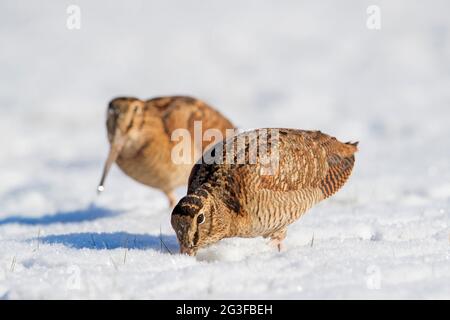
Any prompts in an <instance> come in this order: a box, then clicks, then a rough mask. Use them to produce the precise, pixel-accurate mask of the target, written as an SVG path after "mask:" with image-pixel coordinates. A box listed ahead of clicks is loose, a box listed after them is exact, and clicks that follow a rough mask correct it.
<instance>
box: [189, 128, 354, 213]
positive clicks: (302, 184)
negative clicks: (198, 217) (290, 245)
mask: <svg viewBox="0 0 450 320" xmlns="http://www.w3.org/2000/svg"><path fill="white" fill-rule="evenodd" d="M276 130H277V132H278V136H277V137H275V140H274V141H278V143H277V144H276V145H273V143H274V142H272V145H273V146H274V148H278V162H277V163H275V165H269V166H267V165H263V164H262V163H261V159H262V154H261V151H260V150H258V152H257V161H256V163H255V164H252V162H251V159H250V158H249V152H248V151H249V150H250V149H251V141H253V142H254V139H253V140H252V138H249V139H247V140H246V141H245V143H244V148H243V150H244V151H245V154H244V158H245V159H244V163H242V162H241V163H240V162H239V159H238V158H239V151H237V152H236V154H235V156H234V158H233V161H234V163H233V164H229V163H226V161H227V159H226V153H225V152H224V153H223V161H224V162H225V163H224V164H206V163H200V162H198V163H197V164H196V165H195V166H194V167H193V169H192V171H191V175H190V178H189V184H188V186H189V187H188V193H190V192H194V191H195V190H196V189H197V188H198V187H200V186H205V185H208V184H210V185H215V186H217V185H222V186H221V188H220V190H221V191H222V196H223V199H224V202H225V203H229V204H231V205H230V208H232V209H233V210H234V211H236V212H239V210H238V209H239V208H241V207H242V206H245V203H251V202H252V201H253V199H252V197H253V196H254V195H256V194H261V192H262V193H263V194H267V192H269V195H268V196H269V197H270V195H275V194H276V197H278V198H279V197H280V195H281V194H283V193H284V194H285V195H286V197H287V198H289V197H290V196H291V195H292V194H294V193H297V195H296V196H299V195H300V196H301V197H305V198H311V199H312V198H314V199H312V200H314V201H313V202H316V201H320V200H322V199H325V198H327V197H329V196H331V195H332V194H334V193H335V192H336V191H337V190H338V189H339V188H341V187H342V186H343V185H344V183H345V182H346V180H347V179H348V177H349V176H350V173H351V171H352V168H353V165H354V161H355V158H354V155H353V154H354V153H355V152H356V151H357V143H342V142H339V141H338V140H337V139H336V138H334V137H331V136H329V135H326V134H324V133H321V132H320V131H302V130H293V129H276ZM239 136H241V135H239ZM239 136H237V137H233V138H232V139H230V140H229V141H233V142H234V143H236V144H238V142H237V141H236V139H238V137H239ZM277 139H278V140H277ZM269 140H270V138H269ZM227 142H228V141H227ZM269 149H270V147H269ZM223 150H225V148H223ZM271 150H272V152H274V151H273V150H277V149H271ZM275 152H276V151H275ZM206 153H208V152H206ZM206 153H205V154H206ZM202 160H204V158H202ZM252 195H253V196H252ZM287 198H286V199H287ZM236 209H237V210H236Z"/></svg>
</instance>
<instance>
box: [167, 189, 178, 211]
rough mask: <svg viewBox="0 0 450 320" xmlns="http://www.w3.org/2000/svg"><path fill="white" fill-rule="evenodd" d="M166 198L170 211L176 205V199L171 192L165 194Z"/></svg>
mask: <svg viewBox="0 0 450 320" xmlns="http://www.w3.org/2000/svg"><path fill="white" fill-rule="evenodd" d="M166 196H167V198H168V200H169V208H170V209H172V208H173V207H175V205H176V204H177V198H176V197H175V194H174V193H173V192H166Z"/></svg>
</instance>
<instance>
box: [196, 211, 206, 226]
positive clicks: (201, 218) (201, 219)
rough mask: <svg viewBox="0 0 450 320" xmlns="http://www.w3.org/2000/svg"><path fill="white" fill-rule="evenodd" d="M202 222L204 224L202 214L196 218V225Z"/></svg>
mask: <svg viewBox="0 0 450 320" xmlns="http://www.w3.org/2000/svg"><path fill="white" fill-rule="evenodd" d="M203 222H205V215H204V214H203V213H202V214H199V215H198V217H197V224H202V223H203Z"/></svg>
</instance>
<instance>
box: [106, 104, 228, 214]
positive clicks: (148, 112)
mask: <svg viewBox="0 0 450 320" xmlns="http://www.w3.org/2000/svg"><path fill="white" fill-rule="evenodd" d="M195 121H201V125H202V130H207V129H210V128H215V129H218V130H220V131H221V132H222V134H223V136H224V137H225V130H226V129H232V128H233V125H232V124H231V122H230V121H228V120H227V119H226V118H225V117H224V116H223V115H221V114H220V113H219V112H218V111H216V110H214V109H213V108H212V107H210V106H208V105H207V104H206V103H204V102H202V101H200V100H197V99H194V98H190V97H184V96H173V97H160V98H154V99H150V100H147V101H142V100H139V99H136V98H130V97H124V98H116V99H114V100H112V101H111V102H110V103H109V106H108V112H107V122H106V127H107V131H108V140H109V142H110V151H109V155H108V158H107V160H106V163H105V166H104V170H103V175H102V178H101V181H100V184H99V186H98V191H99V192H102V191H103V190H104V182H105V179H106V176H107V174H108V172H109V169H110V167H111V165H112V164H113V163H114V162H116V163H117V165H118V166H119V168H120V169H122V171H123V172H124V173H125V174H127V175H128V176H130V177H131V178H133V179H134V180H136V181H138V182H140V183H143V184H145V185H147V186H150V187H154V188H158V189H160V190H162V191H163V192H164V193H165V194H166V195H167V197H168V199H169V202H170V206H171V207H173V205H175V203H176V201H175V196H174V193H173V191H174V189H175V188H177V187H179V186H183V185H186V184H187V182H188V178H189V173H190V172H191V169H192V166H193V165H194V164H195V162H196V160H198V157H197V159H194V158H192V161H191V163H182V164H180V163H175V162H174V161H172V158H171V151H172V148H173V147H174V145H175V144H176V143H177V142H176V141H172V139H171V134H172V133H173V131H174V130H176V129H187V130H188V131H189V133H190V137H191V138H192V139H194V132H193V131H194V122H195ZM191 142H192V143H194V142H193V140H192V141H191ZM209 143H210V142H206V141H203V139H202V140H201V142H200V144H202V146H201V147H202V148H203V147H205V145H207V144H209ZM194 148H196V147H195V146H194V147H193V148H192V149H194ZM198 151H199V150H197V152H198ZM199 156H201V151H200V153H199Z"/></svg>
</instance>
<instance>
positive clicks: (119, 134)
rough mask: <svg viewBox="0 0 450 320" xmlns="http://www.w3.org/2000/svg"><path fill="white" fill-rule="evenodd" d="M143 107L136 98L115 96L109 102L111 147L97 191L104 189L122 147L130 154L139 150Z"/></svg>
mask: <svg viewBox="0 0 450 320" xmlns="http://www.w3.org/2000/svg"><path fill="white" fill-rule="evenodd" d="M145 109H146V105H145V102H144V101H142V100H139V99H136V98H116V99H113V100H112V101H111V102H110V103H109V106H108V109H107V121H106V127H107V129H108V139H109V142H110V144H111V147H110V150H109V154H108V158H107V159H106V162H105V165H104V169H103V175H102V178H101V181H100V184H99V186H98V188H97V189H98V191H99V192H101V191H103V190H104V182H105V179H106V176H107V175H108V172H109V169H110V168H111V165H112V164H113V163H114V162H115V161H116V160H117V158H118V157H119V156H120V155H121V153H123V151H124V149H128V150H125V151H128V153H130V154H131V153H133V151H134V153H136V151H137V150H139V148H138V146H139V145H142V144H143V143H144V141H142V140H143V139H144V137H143V135H142V134H140V131H141V129H140V128H141V127H142V124H143V122H144V113H145ZM130 141H131V142H133V143H130Z"/></svg>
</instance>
